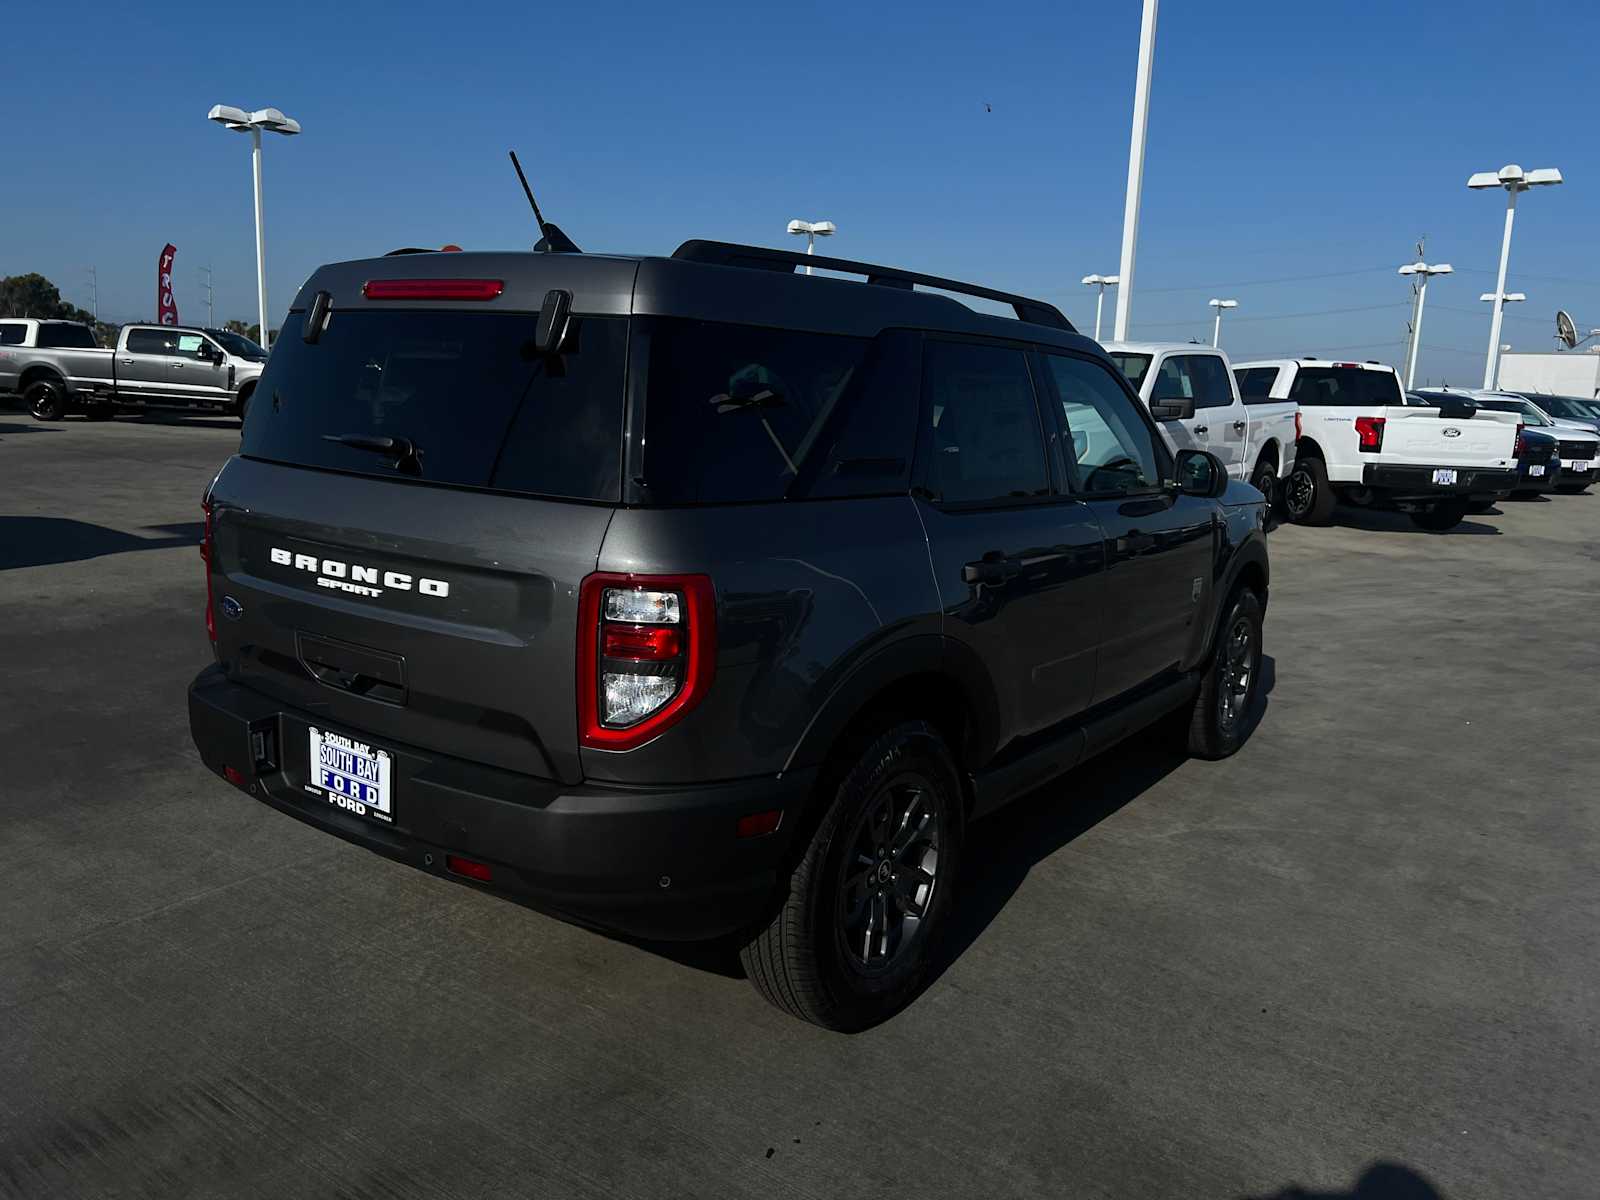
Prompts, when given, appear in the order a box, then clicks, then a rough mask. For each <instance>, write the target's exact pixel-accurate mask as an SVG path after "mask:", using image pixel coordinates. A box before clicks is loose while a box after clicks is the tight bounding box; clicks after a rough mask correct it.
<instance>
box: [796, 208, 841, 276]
mask: <svg viewBox="0 0 1600 1200" xmlns="http://www.w3.org/2000/svg"><path fill="white" fill-rule="evenodd" d="M789 232H790V233H796V234H799V233H803V234H805V235H806V253H807V254H810V253H811V252H812V251H813V250H815V249H816V246H817V239H818V238H819V237H832V236H833V235H834V234H836V233H838V232H839V227H838V226H837V225H835V224H834V223H833V222H832V221H790V222H789ZM806 274H807V275H809V274H811V268H810V267H807V268H806Z"/></svg>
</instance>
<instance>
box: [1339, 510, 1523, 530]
mask: <svg viewBox="0 0 1600 1200" xmlns="http://www.w3.org/2000/svg"><path fill="white" fill-rule="evenodd" d="M1480 515H1481V514H1480ZM1333 523H1334V524H1335V525H1338V526H1342V527H1343V528H1345V529H1365V530H1368V531H1371V532H1381V533H1416V534H1422V535H1424V536H1427V537H1439V536H1441V534H1440V533H1438V532H1435V531H1433V530H1429V529H1423V528H1422V527H1421V526H1420V525H1416V524H1414V523H1413V522H1412V520H1411V518H1410V517H1408V516H1407V515H1406V514H1405V513H1403V512H1387V511H1385V510H1384V509H1380V508H1352V507H1350V506H1349V505H1347V504H1341V505H1339V506H1338V507H1337V508H1335V509H1334V510H1333ZM1442 532H1443V534H1446V535H1451V536H1453V535H1456V534H1463V533H1465V534H1493V535H1495V536H1496V537H1499V536H1500V535H1501V531H1500V530H1499V529H1497V528H1495V527H1494V526H1493V525H1485V524H1483V523H1482V522H1481V521H1474V520H1471V519H1468V520H1465V521H1462V522H1461V524H1459V525H1457V526H1456V527H1455V528H1453V529H1446V530H1443V531H1442Z"/></svg>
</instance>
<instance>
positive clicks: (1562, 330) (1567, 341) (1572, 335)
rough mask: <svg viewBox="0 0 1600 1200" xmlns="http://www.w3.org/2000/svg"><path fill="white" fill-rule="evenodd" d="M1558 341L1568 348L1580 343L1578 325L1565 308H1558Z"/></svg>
mask: <svg viewBox="0 0 1600 1200" xmlns="http://www.w3.org/2000/svg"><path fill="white" fill-rule="evenodd" d="M1556 341H1558V342H1560V343H1561V344H1562V345H1563V346H1565V347H1566V348H1567V349H1568V350H1571V349H1572V348H1573V347H1574V346H1576V345H1577V344H1578V327H1577V326H1576V325H1574V324H1573V323H1572V318H1571V317H1569V316H1568V315H1567V310H1566V309H1564V308H1558V309H1556Z"/></svg>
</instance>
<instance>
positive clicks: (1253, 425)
mask: <svg viewBox="0 0 1600 1200" xmlns="http://www.w3.org/2000/svg"><path fill="white" fill-rule="evenodd" d="M1105 350H1106V353H1107V354H1109V355H1110V356H1111V361H1112V362H1114V363H1116V364H1117V366H1118V367H1119V368H1120V369H1121V371H1122V373H1123V374H1124V375H1126V376H1127V377H1128V382H1129V383H1131V384H1133V387H1134V390H1135V391H1136V392H1138V393H1139V399H1140V400H1141V401H1143V402H1144V405H1145V407H1146V408H1148V409H1149V410H1150V411H1151V413H1152V414H1154V415H1155V417H1156V421H1157V422H1158V423H1159V425H1160V427H1161V432H1162V433H1163V434H1165V435H1166V438H1167V443H1168V445H1169V446H1170V447H1171V448H1172V449H1173V450H1174V451H1178V450H1209V451H1211V452H1212V453H1213V454H1215V455H1216V456H1217V457H1218V458H1220V459H1221V460H1222V462H1223V465H1224V466H1226V467H1227V468H1228V474H1229V475H1231V476H1233V478H1235V479H1244V480H1248V481H1249V482H1250V483H1251V484H1253V485H1254V486H1255V488H1256V490H1257V491H1259V492H1260V493H1261V494H1262V495H1264V496H1266V497H1267V500H1268V502H1269V503H1276V501H1277V497H1278V489H1279V481H1280V480H1281V479H1285V478H1287V477H1288V474H1289V471H1290V469H1291V468H1292V467H1293V466H1294V445H1295V439H1296V437H1297V436H1298V427H1297V425H1296V423H1295V405H1294V404H1293V403H1292V402H1291V401H1288V400H1277V399H1273V398H1272V397H1270V396H1267V395H1265V394H1264V393H1263V394H1257V393H1255V392H1250V393H1248V394H1244V395H1241V393H1242V392H1244V391H1245V387H1244V381H1243V380H1237V381H1236V380H1235V378H1234V372H1233V369H1232V366H1231V364H1230V363H1229V362H1228V356H1227V354H1225V353H1224V352H1223V351H1221V350H1218V349H1216V348H1214V347H1211V346H1196V345H1193V344H1191V343H1187V342H1107V343H1105ZM1174 403H1180V404H1184V405H1186V409H1185V411H1187V412H1188V413H1189V415H1187V416H1183V417H1174V416H1171V415H1170V412H1171V411H1175V410H1171V409H1170V406H1171V405H1172V404H1174Z"/></svg>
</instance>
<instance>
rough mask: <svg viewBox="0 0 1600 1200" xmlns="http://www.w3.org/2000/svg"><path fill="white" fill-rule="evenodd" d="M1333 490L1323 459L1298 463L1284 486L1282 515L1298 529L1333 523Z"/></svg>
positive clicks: (1305, 458)
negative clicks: (1299, 526) (1300, 526)
mask: <svg viewBox="0 0 1600 1200" xmlns="http://www.w3.org/2000/svg"><path fill="white" fill-rule="evenodd" d="M1333 500H1334V497H1333V487H1332V485H1331V484H1329V482H1328V468H1327V467H1325V466H1324V465H1323V463H1322V460H1321V459H1320V458H1315V457H1309V456H1307V457H1301V458H1297V459H1295V463H1294V470H1292V471H1290V472H1289V478H1288V479H1286V480H1285V481H1284V484H1283V511H1284V514H1285V515H1286V516H1287V517H1288V518H1289V520H1291V521H1293V522H1294V523H1295V524H1296V525H1326V524H1328V523H1329V522H1330V521H1331V520H1332V519H1333Z"/></svg>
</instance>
